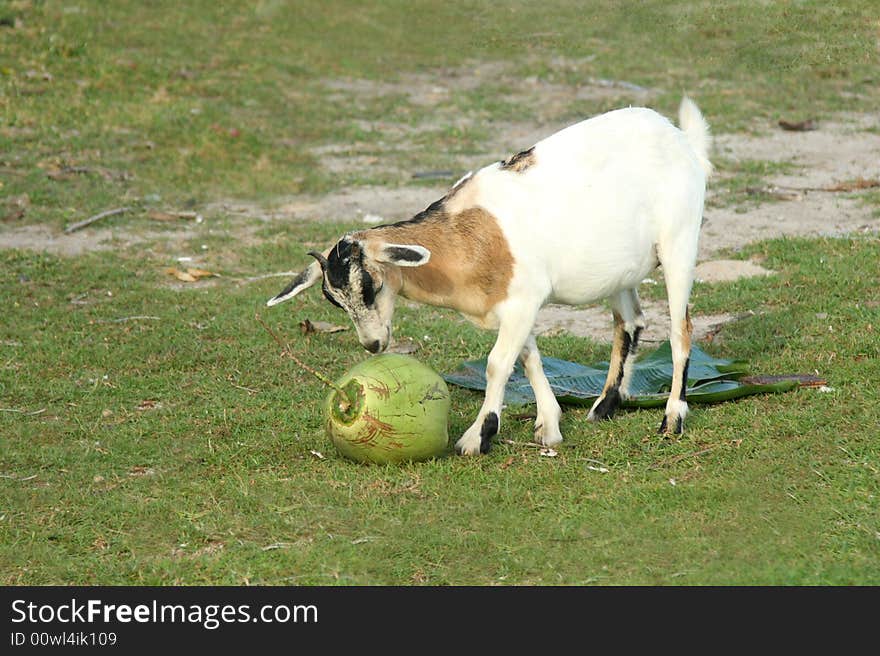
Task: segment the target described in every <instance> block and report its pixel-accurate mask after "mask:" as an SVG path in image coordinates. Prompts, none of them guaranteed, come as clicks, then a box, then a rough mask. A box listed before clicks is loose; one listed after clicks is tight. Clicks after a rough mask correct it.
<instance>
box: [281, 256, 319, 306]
mask: <svg viewBox="0 0 880 656" xmlns="http://www.w3.org/2000/svg"><path fill="white" fill-rule="evenodd" d="M325 261H326V260H325ZM322 277H323V273H322V271H321V262H320V260H317V259H316V260H315V261H314V262H312V263H311V264H310V265H309V266H307V267H306V268H305V269H304V270H303V271H301V272H300V274H299V275H298V276H297V277H296V278H294V279H293V281H292V282H291V283H290V284H289V285H288V286H287V287H285V288H284V289H283V290H282V291H281V293H280V294H278V295H277V296H274V297H272V298H270V299H269V300H268V301H266V305H268V306H269V307H271V306H273V305H278V304H279V303H282V302H284V301H287V300H290V299H291V298H293V297H294V296H296V295H297V294H299V293H300V292H301V291H303V290H304V289H308V288H309V287H311V286H312V285H314V284H315V283H316V282H318V281H319V280H320V279H321V278H322Z"/></svg>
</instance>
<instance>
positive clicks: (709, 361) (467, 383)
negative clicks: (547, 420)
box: [443, 341, 798, 408]
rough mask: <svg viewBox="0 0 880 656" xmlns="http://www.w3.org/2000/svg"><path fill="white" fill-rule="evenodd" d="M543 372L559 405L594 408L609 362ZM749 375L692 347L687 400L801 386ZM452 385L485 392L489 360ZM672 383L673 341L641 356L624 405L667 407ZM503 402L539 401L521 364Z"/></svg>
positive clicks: (459, 373) (553, 363)
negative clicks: (753, 378)
mask: <svg viewBox="0 0 880 656" xmlns="http://www.w3.org/2000/svg"><path fill="white" fill-rule="evenodd" d="M541 361H542V362H543V364H544V373H546V374H547V380H549V381H550V387H551V388H553V392H554V394H555V395H556V398H557V399H558V400H559V402H560V403H568V404H573V405H592V403H593V402H594V401H595V400H596V398H597V397H598V396H599V394H601V393H602V388H603V387H604V386H605V379H606V377H607V376H608V363H607V362H601V363H599V364H596V365H594V366H585V365H581V364H576V363H574V362H567V361H565V360H558V359H556V358H548V357H542V358H541ZM748 373H749V365H748V363H746V362H744V361H742V360H721V359H718V358H713V357H712V356H710V355H708V354H707V353H705V352H704V351H702V350H701V349H700V348H699V347H697V346H693V347H692V348H691V360H690V365H689V367H688V388H687V398H688V401H690V402H694V403H717V402H719V401H727V400H730V399H735V398H739V397H741V396H746V395H749V394H764V393H775V392H785V391H788V390H790V389H794V388H795V387H797V385H798V382H797V381H796V380H782V381H778V382H773V383H755V382H745V381H741V380H740V379H741V378H742V377H743V376H745V375H746V374H748ZM443 378H445V379H446V381H447V382H449V383H452V384H454V385H458V386H460V387H466V388H468V389H474V390H485V389H486V360H485V358H484V359H482V360H471V361H468V362H463V363H462V364H461V365H460V366H459V368H458V369H457V370H456V371H454V372H452V373H450V374H446V375H444V376H443ZM671 384H672V349H671V347H670V345H669V342H668V341H666V342H664V343H663V344H661V345H660V346H659V347H658V348H657V350H656V351H653V352H652V353H650V354H648V355H646V356H644V357H642V358H641V359H639V360H638V361H636V362H635V364H634V365H633V372H632V382H631V383H630V390H629V391H630V395H631V398H629V399H626V400H624V401H623V403H622V405H623V406H624V407H634V408H646V407H655V406H662V405H664V404H665V403H666V399H667V397H668V394H669V388H670V385H671ZM504 400H505V402H507V403H508V404H510V405H526V404H529V403H534V402H535V395H534V393H533V392H532V387H531V385H529V381H528V379H527V378H526V377H525V373H524V372H523V370H522V366H521V365H520V364H517V365H516V368H515V369H514V372H513V374H512V375H511V377H510V380H509V381H508V383H507V387H506V388H505V391H504Z"/></svg>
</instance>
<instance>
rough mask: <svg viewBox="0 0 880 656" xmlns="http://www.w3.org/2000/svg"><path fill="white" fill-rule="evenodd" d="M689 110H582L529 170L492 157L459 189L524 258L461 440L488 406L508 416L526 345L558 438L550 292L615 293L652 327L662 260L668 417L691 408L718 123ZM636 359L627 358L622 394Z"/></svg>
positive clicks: (574, 298)
mask: <svg viewBox="0 0 880 656" xmlns="http://www.w3.org/2000/svg"><path fill="white" fill-rule="evenodd" d="M679 120H680V123H681V129H678V128H676V127H675V126H674V125H672V124H671V123H670V122H669V121H668V120H667V119H666V118H664V117H662V116H660V115H659V114H657V113H656V112H654V111H652V110H649V109H645V108H628V109H620V110H616V111H612V112H609V113H607V114H603V115H600V116H597V117H595V118H591V119H588V120H586V121H582V122H580V123H577V124H575V125H572V126H570V127H568V128H566V129H564V130H561V131H560V132H557V133H556V134H553V135H552V136H550V137H548V138H546V139H544V140H542V141H540V142H538V143H537V144H536V145H535V147H534V150H533V155H534V163H533V164H532V165H531V166H529V167H527V168H525V170H523V171H521V172H517V171H512V170H507V169H505V168H504V167H503V166H502V165H501V163H495V164H492V165H490V166H487V167H485V168H483V169H481V170H479V171H478V172H476V173H475V174H474V175H473V176H471V178H470V179H468V180H467V181H466V186H464V187H463V188H462V189H461V190H460V191H458V192H457V193H456V194H455V195H454V196H453V197H452V198H451V199H450V204H449V211H450V212H455V211H457V210H463V209H466V208H467V207H472V206H479V207H482V208H484V209H486V210H487V211H489V212H490V213H491V214H492V215H493V216H494V217H495V218H496V219H497V221H498V223H499V225H500V227H501V230H502V232H503V234H504V236H505V238H506V239H507V241H508V244H509V247H510V251H511V253H512V254H513V257H514V260H515V267H514V275H513V278H512V280H511V284H510V288H509V290H508V296H507V299H506V300H505V301H503V302H502V303H500V304H499V306H498V307H496V308H495V311H494V312H493V313H492V315H493V322H492V323H494V325H495V326H496V327H498V329H499V335H498V341H497V342H496V344H495V347H494V348H493V349H492V352H491V353H490V356H489V366H488V371H487V379H488V380H487V389H486V397H485V400H484V403H483V407H482V409H481V411H480V414H479V416H478V417H477V420H476V421H475V422H474V424H473V425H472V426H471V427H470V428H469V429H468V430H467V431H466V432H465V434H464V436H463V437H462V438H461V440H459V442H458V444H457V447H458V450H459V451H460V452H462V453H468V454H473V453H477V452H479V449H480V443H481V435H480V432H481V428H482V425H483V421H484V419H485V417H486V416H487V415H488V414H489V413H492V412H494V413H496V414H497V415H498V416H499V418H500V411H501V404H502V402H503V388H504V385H505V384H506V381H507V379H508V377H509V376H510V373H511V371H512V367H513V363H514V361H515V359H516V357H517V355H519V357H520V359H521V360H522V361H523V364H524V365H525V369H526V374H527V376H528V378H529V380H530V382H531V384H532V387H533V388H534V390H535V396H536V400H537V413H538V418H537V420H536V422H535V426H536V437H537V438H538V439H539V441H541V442H542V443H543V444H545V445H547V446H552V445H554V444H557V443H558V442H560V441H561V440H562V436H561V434H560V432H559V405H558V403H557V402H556V399H555V398H554V397H553V394H552V392H551V391H550V388H549V384H548V383H547V379H546V376H545V375H544V372H543V370H542V369H541V367H540V366H539V364H540V360H539V359H537V358H538V356H537V348H536V347H535V345H534V339H533V338H532V337H531V336H530V335H531V330H532V327H533V326H534V321H535V318H536V315H537V311H538V309H539V308H540V307H541V306H542V305H544V304H545V303H548V302H557V303H567V304H582V303H589V302H592V301H597V300H600V299H604V298H610V299H611V304H612V308H613V309H614V310H615V311H616V312H618V313H619V314H620V315H621V317H622V319H623V320H624V322H625V324H626V325H629V326H639V327H643V326H644V325H645V323H644V318H643V316H642V313H641V309H640V308H639V305H638V296H637V295H636V292H635V289H636V288H637V287H638V285H639V284H640V283H641V281H642V280H643V279H644V278H645V277H646V276H647V275H648V274H649V273H650V272H651V271H652V270H653V269H654V268H655V267H656V266H657V265H658V264H662V265H663V271H664V276H665V277H666V282H667V288H668V291H669V307H670V316H671V320H672V331H671V335H670V339H671V342H672V347H673V359H674V361H675V362H674V363H675V365H676V367H675V369H676V372H677V374H678V376H677V380H676V381H674V382H676V383H678V385H676V384H674V385H673V392H674V394H671V395H670V399H669V402H668V403H667V408H666V414H667V419H668V420H669V421H670V422H674V421H678V420H682V419H683V418H684V416H685V415H686V413H687V403H685V402H684V401H682V400H680V399H679V398H677V396H678V393H679V391H680V385H682V384H686V381H683V380H681V379H682V370H683V368H684V363H685V361H686V360H687V357H688V355H689V348H690V346H689V335H685V330H686V329H685V328H684V326H685V325H686V321H687V320H686V314H687V303H688V298H689V296H690V290H691V285H692V282H693V269H694V265H695V262H696V256H697V244H698V238H699V231H700V224H701V222H702V212H703V201H704V196H705V188H706V178H707V176H708V174H709V173H710V172H711V164H710V163H709V160H708V147H709V133H708V127H707V125H706V123H705V121H704V120H703V117H702V115H701V114H700V112H699V110H698V109H697V108H696V106H695V105H694V104H693V103H692V102H691V101H690V100H689V99H687V98H685V99H684V100H683V101H682V104H681V108H680V110H679ZM631 365H632V360H630V361H629V362H627V366H625V369H624V377H623V381H622V384H621V392H622V393H623V394H624V395H625V394H626V392H627V387H628V384H629V378H630V372H631ZM598 403H599V401H598V400H597V402H596V404H597V405H598ZM594 409H595V406H594ZM591 417H592V412H591Z"/></svg>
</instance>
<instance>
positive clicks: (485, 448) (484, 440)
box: [480, 412, 498, 453]
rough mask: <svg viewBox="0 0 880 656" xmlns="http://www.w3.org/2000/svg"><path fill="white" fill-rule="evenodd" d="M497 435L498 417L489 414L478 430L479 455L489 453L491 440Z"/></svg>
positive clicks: (492, 413)
mask: <svg viewBox="0 0 880 656" xmlns="http://www.w3.org/2000/svg"><path fill="white" fill-rule="evenodd" d="M497 434H498V415H496V414H495V413H494V412H490V413H489V414H488V415H486V418H485V419H483V427H482V428H480V453H489V449H491V448H492V438H493V437H495V436H496V435H497Z"/></svg>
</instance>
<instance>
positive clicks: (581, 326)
mask: <svg viewBox="0 0 880 656" xmlns="http://www.w3.org/2000/svg"><path fill="white" fill-rule="evenodd" d="M551 68H552V70H554V71H556V72H557V73H558V74H557V75H555V76H552V77H549V78H544V77H539V76H531V77H529V76H525V77H523V76H522V75H520V74H519V72H517V71H513V70H511V69H510V68H509V67H507V66H506V65H504V64H498V63H480V64H475V65H473V66H467V67H462V68H460V69H452V70H442V71H439V72H438V71H433V72H431V73H415V74H403V75H401V76H400V77H399V79H397V80H391V81H388V80H379V81H377V80H353V79H335V80H326V81H325V83H324V84H325V87H326V88H327V91H328V101H331V102H333V101H334V99H335V100H336V101H340V102H350V101H353V102H367V101H369V100H370V99H371V98H372V99H375V98H380V97H389V96H394V97H397V96H399V97H400V98H401V99H402V100H401V102H406V103H409V104H410V105H412V106H413V107H414V108H415V109H416V114H417V117H418V118H417V120H414V121H412V122H409V123H402V122H396V121H374V122H365V123H364V124H363V125H362V126H360V127H361V128H362V129H363V130H365V131H366V132H369V133H370V135H371V137H370V139H369V140H365V141H363V142H357V141H355V142H353V143H328V144H323V145H321V146H317V147H315V148H314V149H313V154H314V155H315V156H316V157H317V158H318V160H319V161H320V162H321V165H322V166H323V167H324V168H326V169H327V170H329V171H331V172H333V173H335V174H340V175H342V176H344V175H345V174H348V173H352V172H354V173H356V174H357V175H358V176H360V177H364V176H366V177H369V174H370V172H371V171H372V172H373V173H375V172H377V171H378V172H379V173H382V174H384V175H385V176H386V178H387V177H388V176H390V177H391V178H392V179H396V180H399V184H397V185H394V186H377V185H373V186H354V187H343V188H340V189H339V190H338V191H336V192H334V193H332V194H328V195H325V196H297V197H290V198H279V199H276V201H275V202H273V203H272V205H271V206H270V207H267V206H264V205H260V204H255V203H252V202H247V201H241V200H234V201H229V200H227V201H218V202H217V203H214V204H211V205H209V206H206V207H204V208H202V211H203V212H204V213H205V214H206V216H212V215H214V216H217V215H219V216H224V217H228V218H229V223H230V224H231V227H230V228H229V229H228V232H229V234H230V238H231V240H233V241H237V242H238V243H241V242H243V241H244V242H249V243H253V242H254V241H258V240H259V238H258V237H255V236H254V235H255V226H258V225H259V224H260V223H264V222H274V221H277V222H285V221H322V222H346V223H351V222H363V223H365V224H372V223H378V222H393V221H398V220H401V219H405V218H409V217H411V216H413V215H414V214H416V213H417V212H419V211H421V210H422V209H424V208H425V207H426V206H427V205H428V204H430V203H431V202H433V201H434V200H436V199H437V198H439V197H441V196H442V195H443V194H444V193H445V192H446V190H447V188H448V181H447V180H445V179H444V176H443V175H440V176H438V179H437V184H436V185H432V186H415V185H414V184H413V174H414V173H416V171H411V170H407V168H406V167H407V166H408V165H407V162H412V161H420V157H419V154H418V153H415V152H414V151H415V148H416V147H415V146H414V145H413V144H414V143H415V142H416V141H417V138H418V136H419V135H423V134H424V133H426V132H431V131H437V130H443V129H448V128H450V127H454V128H472V127H474V126H478V127H479V128H480V129H481V130H482V131H483V132H484V133H485V134H486V136H485V138H483V139H482V141H481V142H480V144H478V146H477V147H476V152H468V153H465V154H452V155H449V157H448V158H447V159H446V160H444V162H446V163H447V164H448V165H449V169H450V170H449V171H448V172H447V173H449V174H451V177H452V178H453V179H454V178H456V177H458V176H459V175H461V174H463V173H465V172H467V171H468V170H470V169H474V168H478V167H480V166H483V165H485V164H487V163H489V162H491V161H494V160H498V159H501V158H504V157H506V156H508V155H510V154H511V153H514V152H517V151H519V150H522V149H524V148H527V147H529V146H531V145H532V144H534V143H535V142H536V141H538V140H540V139H541V138H543V137H545V136H547V135H549V134H551V133H553V132H554V131H556V130H558V129H559V128H561V127H564V126H565V125H567V124H569V123H571V122H573V121H572V118H571V116H572V113H573V112H577V111H580V109H583V108H588V107H593V108H595V107H598V106H601V105H603V104H608V105H611V104H613V105H614V106H625V105H643V104H647V105H650V103H651V100H652V99H653V98H654V97H656V94H657V92H658V90H655V89H647V88H643V87H640V86H638V85H635V84H631V83H629V82H626V81H616V80H599V79H595V78H592V77H590V76H589V61H578V60H559V61H556V62H553V66H552V67H551ZM572 79H577V80H580V81H579V82H577V83H572V82H571V80H572ZM482 90H494V91H498V90H503V91H504V93H507V94H508V97H507V100H509V101H511V102H512V103H514V104H515V105H516V106H520V107H525V108H530V112H529V113H528V116H526V115H523V116H516V115H512V116H511V117H510V119H509V120H504V121H497V120H495V121H491V120H489V119H487V118H486V114H485V111H483V110H481V109H480V107H479V103H476V104H475V106H474V108H473V109H465V110H463V109H462V107H466V108H467V107H470V104H469V103H461V102H459V100H460V96H461V94H468V93H472V92H481V91H482ZM588 113H589V112H588V111H586V110H585V111H584V115H586V114H588ZM377 133H378V137H377ZM402 153H404V154H407V155H406V157H403V156H401V154H402ZM426 157H427V154H426ZM713 159H715V160H716V161H717V162H718V163H719V165H720V166H719V171H718V173H717V174H716V176H715V177H714V178H713V180H712V181H711V182H710V186H709V195H708V205H707V208H706V212H705V219H704V226H703V231H702V236H701V245H700V251H699V259H700V266H699V268H698V270H697V273H696V277H697V280H701V281H705V282H724V281H731V280H735V279H737V278H739V277H742V276H753V275H768V274H770V273H772V272H769V271H767V270H765V269H763V268H762V267H760V266H759V265H757V264H756V263H753V262H743V261H739V260H733V259H728V258H724V257H722V255H723V253H724V252H725V251H730V250H733V251H735V250H736V249H738V248H741V247H742V246H744V245H746V244H748V243H752V242H755V241H759V240H762V239H768V238H774V237H781V236H798V235H807V236H819V235H838V234H846V233H853V232H859V231H877V230H878V229H880V218H878V216H877V207H876V201H875V202H874V203H873V206H872V204H871V203H869V202H866V200H865V198H866V196H865V193H859V192H857V191H856V192H851V193H850V192H845V191H844V192H841V191H821V189H826V188H828V187H833V186H835V185H840V183H846V182H848V181H854V180H858V179H865V180H868V179H880V113H878V114H866V115H862V114H840V115H838V116H835V117H832V118H831V119H828V120H824V121H819V122H818V124H817V129H816V130H812V131H807V132H791V131H785V130H782V129H781V128H779V127H778V126H776V125H756V126H755V129H754V131H753V132H752V133H750V134H726V135H718V136H717V137H716V139H715V152H714V155H713ZM425 161H429V160H425ZM750 161H758V162H779V163H785V164H786V165H787V166H786V167H779V168H780V170H782V169H784V170H786V173H780V174H776V175H769V176H767V178H766V179H765V180H764V183H765V184H766V185H768V186H770V187H778V188H780V189H784V190H785V191H786V193H785V194H784V195H781V196H780V197H781V198H785V199H786V200H779V201H777V202H765V201H763V199H756V200H755V201H754V202H750V203H747V204H742V203H740V204H735V203H730V202H729V199H730V198H732V195H731V189H730V181H731V179H732V177H731V176H732V173H731V172H730V171H729V170H725V167H726V166H727V163H731V162H732V163H734V165H735V164H736V163H738V162H750ZM426 168H430V166H428V167H426ZM727 168H730V167H727ZM202 230H204V227H199V228H195V229H194V230H191V231H190V233H192V234H189V233H188V234H181V233H180V232H179V231H178V232H175V233H174V234H166V235H164V237H165V238H167V244H168V248H172V249H173V244H174V243H175V242H179V241H180V240H183V239H190V238H196V236H197V235H198V234H202V233H201V231H202ZM162 238H163V235H162V233H161V232H158V231H149V232H147V231H143V230H141V231H137V230H125V229H115V228H111V227H100V226H96V227H91V228H89V229H87V230H83V231H82V232H79V233H73V234H70V235H65V234H63V233H61V231H60V230H55V229H52V228H49V227H47V226H44V225H27V226H16V227H11V226H6V227H0V248H25V249H33V250H46V251H50V252H53V253H57V254H61V255H67V256H76V255H80V254H82V253H85V252H89V251H93V250H102V249H110V248H126V247H129V246H132V245H134V244H140V243H142V242H144V241H148V240H157V239H162ZM230 257H232V256H231V255H230ZM644 305H645V307H644V309H645V312H646V315H647V316H648V319H649V321H650V323H651V326H652V328H651V329H650V333H648V334H646V335H645V338H646V339H656V340H659V339H661V336H662V335H663V334H665V330H666V323H665V322H666V321H667V319H666V318H665V317H666V309H665V304H664V303H645V304H644ZM730 319H731V317H729V316H726V315H717V316H716V315H712V316H700V315H696V316H695V317H694V324H695V328H696V331H697V335H698V338H700V336H701V335H706V334H709V333H710V332H711V331H712V330H713V327H715V326H717V325H718V324H720V323H723V322H724V321H727V320H730ZM563 330H564V331H566V332H570V333H573V334H576V335H584V336H589V337H592V338H595V339H599V340H603V341H607V340H609V339H610V337H611V318H610V313H609V312H608V311H607V310H606V309H604V308H603V307H589V308H568V307H562V306H551V307H548V308H545V309H544V310H543V311H542V312H541V315H540V317H539V323H538V327H537V331H538V332H539V334H552V333H553V332H558V331H563Z"/></svg>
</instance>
